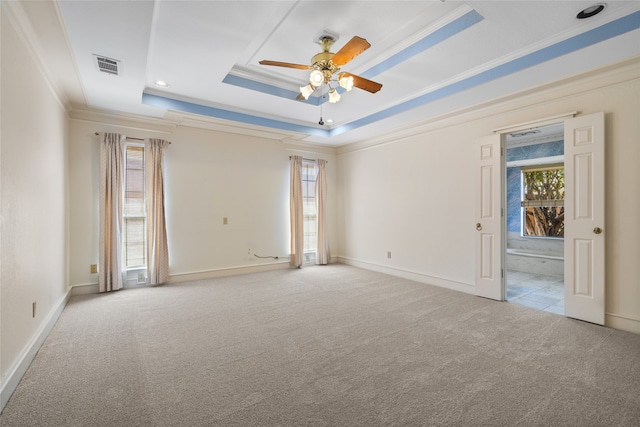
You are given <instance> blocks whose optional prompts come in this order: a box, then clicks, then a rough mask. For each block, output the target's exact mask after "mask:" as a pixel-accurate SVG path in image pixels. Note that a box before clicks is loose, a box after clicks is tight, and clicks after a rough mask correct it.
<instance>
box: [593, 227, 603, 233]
mask: <svg viewBox="0 0 640 427" xmlns="http://www.w3.org/2000/svg"><path fill="white" fill-rule="evenodd" d="M593 232H594V233H595V234H600V233H602V228H600V227H596V228H594V229H593Z"/></svg>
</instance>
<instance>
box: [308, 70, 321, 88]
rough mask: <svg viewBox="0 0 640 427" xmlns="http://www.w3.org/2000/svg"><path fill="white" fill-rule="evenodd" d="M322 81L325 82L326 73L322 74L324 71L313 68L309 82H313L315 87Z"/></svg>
mask: <svg viewBox="0 0 640 427" xmlns="http://www.w3.org/2000/svg"><path fill="white" fill-rule="evenodd" d="M322 82H324V75H323V74H322V71H318V70H313V71H312V72H311V74H310V75H309V83H311V84H312V85H313V86H315V87H318V86H320V85H321V84H322Z"/></svg>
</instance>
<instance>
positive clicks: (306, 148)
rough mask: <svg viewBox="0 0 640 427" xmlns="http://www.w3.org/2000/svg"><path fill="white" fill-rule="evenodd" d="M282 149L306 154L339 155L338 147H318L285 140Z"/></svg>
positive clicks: (312, 144) (308, 143)
mask: <svg viewBox="0 0 640 427" xmlns="http://www.w3.org/2000/svg"><path fill="white" fill-rule="evenodd" d="M282 147H283V148H284V149H285V150H289V151H302V152H305V153H322V154H331V155H336V154H338V149H337V148H336V147H330V146H326V145H318V144H314V143H310V142H303V141H294V140H285V141H282Z"/></svg>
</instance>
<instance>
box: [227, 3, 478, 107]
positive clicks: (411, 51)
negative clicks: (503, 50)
mask: <svg viewBox="0 0 640 427" xmlns="http://www.w3.org/2000/svg"><path fill="white" fill-rule="evenodd" d="M483 19H484V17H483V16H482V15H480V14H479V13H478V12H476V11H475V10H471V11H469V12H467V13H466V14H464V15H463V16H461V17H459V18H457V19H455V20H454V21H451V22H449V23H448V24H446V25H445V26H444V27H442V28H439V29H437V30H436V31H434V32H433V33H430V34H428V35H426V36H425V37H424V38H422V39H421V40H419V41H417V42H415V43H414V44H412V45H411V46H409V47H407V48H405V49H403V50H401V51H400V52H398V53H396V54H395V55H393V56H391V57H390V58H388V59H386V60H384V61H382V62H381V63H379V64H377V65H375V66H373V67H372V68H369V69H368V70H367V71H365V72H363V73H361V74H360V75H361V76H362V77H364V78H367V79H370V78H372V77H374V76H376V75H378V74H380V73H382V72H384V71H386V70H388V69H390V68H392V67H395V66H396V65H398V64H400V63H402V62H404V61H406V60H407V59H409V58H411V57H413V56H415V55H417V54H419V53H421V52H424V51H425V50H427V49H429V48H431V47H433V46H435V45H437V44H438V43H441V42H443V41H445V40H446V39H448V38H449V37H452V36H455V35H456V34H458V33H460V32H462V31H464V30H466V29H467V28H469V27H471V26H473V25H475V24H477V23H478V22H480V21H482V20H483ZM222 82H223V83H227V84H231V85H234V86H238V87H243V88H245V89H251V90H254V91H257V92H262V93H266V94H269V95H275V96H280V97H282V98H287V99H293V100H295V99H296V97H297V96H298V92H293V91H290V90H287V89H282V88H279V87H277V86H273V85H269V84H266V83H260V82H257V81H255V80H251V79H249V78H246V77H238V76H234V75H232V74H227V75H226V77H225V78H224V79H223V80H222ZM341 89H342V88H340V87H339V88H338V90H339V91H340V93H342V92H344V91H343V90H341ZM298 102H305V103H307V104H311V105H320V104H322V103H325V102H328V98H327V97H322V96H312V97H309V99H308V100H302V101H298Z"/></svg>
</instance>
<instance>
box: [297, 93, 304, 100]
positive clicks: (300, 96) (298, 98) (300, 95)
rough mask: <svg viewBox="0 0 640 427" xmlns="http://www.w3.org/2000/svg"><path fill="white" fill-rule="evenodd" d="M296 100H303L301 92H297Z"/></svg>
mask: <svg viewBox="0 0 640 427" xmlns="http://www.w3.org/2000/svg"><path fill="white" fill-rule="evenodd" d="M296 101H304V96H302V94H301V93H299V94H298V96H296Z"/></svg>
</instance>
